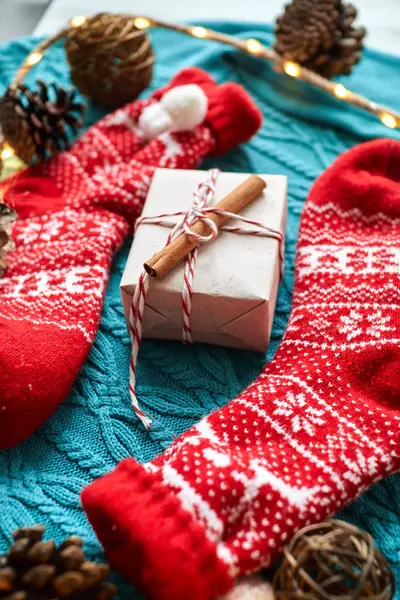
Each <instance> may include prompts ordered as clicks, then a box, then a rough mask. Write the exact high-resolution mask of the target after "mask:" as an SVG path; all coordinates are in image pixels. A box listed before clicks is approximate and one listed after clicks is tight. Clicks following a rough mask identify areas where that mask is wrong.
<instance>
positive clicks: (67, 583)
mask: <svg viewBox="0 0 400 600" xmlns="http://www.w3.org/2000/svg"><path fill="white" fill-rule="evenodd" d="M43 534H44V527H42V526H41V525H36V526H34V527H23V528H22V529H18V530H17V531H15V532H14V533H13V537H14V543H13V544H12V545H11V546H10V549H9V551H8V554H6V555H5V556H3V557H1V558H0V598H1V599H3V600H47V599H52V600H55V599H59V600H64V599H65V600H111V599H112V598H114V596H115V594H116V587H115V586H114V585H113V584H111V583H105V582H104V579H105V578H106V577H108V574H109V567H108V565H105V564H97V563H94V562H90V561H88V560H85V555H84V552H83V550H82V540H81V538H79V537H77V536H72V537H70V538H67V539H66V540H65V541H64V542H63V543H62V544H61V545H60V546H59V547H58V548H56V546H55V544H54V542H53V541H47V542H43V541H42V537H43Z"/></svg>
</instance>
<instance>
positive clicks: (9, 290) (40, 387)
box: [0, 68, 261, 448]
mask: <svg viewBox="0 0 400 600" xmlns="http://www.w3.org/2000/svg"><path fill="white" fill-rule="evenodd" d="M189 83H196V84H197V85H199V86H200V87H201V88H202V89H203V91H204V92H205V94H206V96H207V100H208V110H207V114H206V116H205V119H204V122H203V123H201V124H199V125H197V126H196V127H195V128H194V129H192V130H191V131H181V132H178V133H164V134H162V135H161V136H160V137H159V138H158V139H154V140H153V141H151V142H149V143H147V144H146V143H145V139H144V138H143V136H142V135H141V134H140V132H139V133H138V128H137V122H138V119H139V116H140V115H141V113H142V111H143V109H144V108H145V107H146V106H148V105H149V104H151V103H154V102H155V101H156V100H158V99H160V98H161V97H162V95H163V94H164V93H165V92H166V91H168V89H170V88H171V87H176V86H178V85H184V84H189ZM260 119H261V116H260V112H259V111H258V109H257V108H256V107H255V106H254V104H253V103H252V101H251V100H250V98H249V97H248V96H247V94H246V93H245V92H244V90H242V88H240V87H239V86H237V85H236V84H226V85H224V86H217V84H216V83H215V82H214V80H213V79H212V78H211V77H210V76H209V75H208V74H207V73H205V72H204V71H201V70H199V69H194V68H193V69H192V68H191V69H186V70H184V71H182V72H181V73H180V74H179V75H178V76H177V77H176V78H174V80H173V81H172V83H171V84H170V86H168V87H167V88H164V89H163V90H160V91H159V92H156V94H155V95H154V97H153V99H152V100H146V101H137V102H135V103H133V104H131V105H128V106H127V107H125V108H124V109H121V110H119V111H117V112H116V113H114V114H112V115H110V116H108V117H106V118H105V119H103V121H101V122H100V123H98V124H97V125H95V126H94V127H92V128H91V129H90V130H88V131H87V132H86V133H85V134H84V135H83V136H82V137H81V138H80V139H79V140H78V141H77V142H76V143H75V145H74V146H73V147H72V148H71V150H70V151H69V152H64V153H61V154H58V155H57V156H56V157H54V158H53V159H52V160H50V161H49V162H48V163H46V164H45V165H40V166H37V167H33V168H30V169H28V170H26V171H25V172H24V173H22V174H21V175H20V176H19V177H17V178H16V179H15V180H11V181H10V182H6V183H5V201H6V202H7V203H8V204H11V205H12V206H14V207H15V208H16V210H17V213H18V215H19V220H18V221H17V223H16V225H15V227H14V231H13V238H14V240H15V243H16V250H15V252H13V253H11V254H10V255H9V268H8V269H7V271H6V274H5V277H4V278H3V279H1V280H0V364H1V385H0V448H7V447H9V446H12V445H13V444H16V443H18V442H20V441H22V440H23V439H25V438H26V437H27V436H28V435H29V434H30V433H31V432H32V431H34V430H35V429H36V428H37V427H38V426H39V425H41V424H42V423H43V421H45V419H46V418H47V417H48V416H49V415H50V414H51V413H52V412H53V411H54V410H55V409H56V408H57V406H58V405H59V404H60V402H62V401H63V400H64V399H65V397H66V396H67V394H68V392H69V390H70V388H71V385H72V383H73V381H74V379H75V377H76V376H77V374H78V372H79V370H80V368H81V366H82V363H83V361H84V360H85V358H86V356H87V353H88V351H89V349H90V346H91V343H92V342H93V339H94V336H95V333H96V329H97V325H98V322H99V318H100V310H101V305H102V299H103V295H104V290H105V287H106V285H107V280H108V271H109V267H110V262H111V258H112V255H113V253H114V251H115V250H116V249H117V248H118V246H119V245H120V244H121V242H122V240H123V238H124V237H125V235H126V234H127V233H128V231H129V230H130V229H131V227H132V225H133V223H134V220H135V218H136V217H137V216H138V215H139V214H140V211H141V207H142V205H143V201H144V200H145V198H146V194H147V190H148V187H149V184H150V182H151V178H152V175H153V173H154V169H155V168H156V167H157V166H162V167H168V168H194V167H195V166H196V165H197V164H198V163H199V162H200V161H201V160H202V159H203V157H204V156H206V155H207V154H209V153H218V152H224V151H226V150H228V149H229V148H232V147H233V146H235V145H236V144H238V143H241V142H243V141H245V140H247V139H249V138H250V137H251V136H252V135H253V134H254V133H255V132H256V131H257V129H258V128H259V126H260ZM127 376H128V374H127ZM127 389H128V388H127ZM127 397H128V391H127Z"/></svg>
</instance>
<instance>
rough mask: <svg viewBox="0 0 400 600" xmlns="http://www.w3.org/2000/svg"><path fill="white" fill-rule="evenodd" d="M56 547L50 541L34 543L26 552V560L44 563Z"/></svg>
mask: <svg viewBox="0 0 400 600" xmlns="http://www.w3.org/2000/svg"><path fill="white" fill-rule="evenodd" d="M55 547H56V545H55V543H54V542H53V541H52V540H49V541H48V542H36V543H35V544H33V546H32V547H31V548H29V550H28V555H27V556H28V558H29V560H31V561H32V562H34V563H46V562H48V561H49V560H50V557H51V556H52V555H53V552H54V549H55Z"/></svg>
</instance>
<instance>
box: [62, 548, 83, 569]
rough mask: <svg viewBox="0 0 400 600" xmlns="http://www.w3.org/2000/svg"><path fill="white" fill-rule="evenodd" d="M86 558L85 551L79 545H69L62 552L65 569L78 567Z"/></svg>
mask: <svg viewBox="0 0 400 600" xmlns="http://www.w3.org/2000/svg"><path fill="white" fill-rule="evenodd" d="M84 560H85V553H84V552H83V550H82V548H80V547H79V546H67V548H65V549H64V550H62V552H60V561H61V562H62V565H63V568H64V569H68V570H71V569H77V568H78V567H79V565H81V564H82V563H83V561H84Z"/></svg>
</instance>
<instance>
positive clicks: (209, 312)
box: [121, 169, 287, 352]
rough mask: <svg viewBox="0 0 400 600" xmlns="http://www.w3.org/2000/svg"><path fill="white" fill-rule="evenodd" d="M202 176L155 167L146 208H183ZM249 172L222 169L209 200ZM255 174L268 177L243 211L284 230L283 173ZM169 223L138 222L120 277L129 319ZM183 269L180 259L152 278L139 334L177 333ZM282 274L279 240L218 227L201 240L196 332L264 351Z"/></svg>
mask: <svg viewBox="0 0 400 600" xmlns="http://www.w3.org/2000/svg"><path fill="white" fill-rule="evenodd" d="M206 177H207V173H206V172H204V171H186V170H172V169H157V171H156V173H155V175H154V178H153V181H152V184H151V187H150V190H149V194H148V197H147V200H146V203H145V205H144V209H143V215H144V216H156V215H159V214H161V213H173V212H177V211H187V210H188V209H189V208H190V206H191V205H192V203H193V192H194V191H195V190H196V189H197V186H198V184H199V183H200V182H202V181H205V179H206ZM247 177H248V174H246V173H220V175H219V176H218V179H217V183H216V188H215V199H214V202H213V204H217V202H219V201H220V200H221V199H222V198H223V197H224V196H226V194H228V193H229V192H231V191H232V190H233V189H234V188H235V187H237V186H238V185H239V184H240V183H242V182H243V181H245V180H246V179H247ZM260 177H262V178H263V179H265V181H266V182H267V187H266V188H265V190H264V192H263V193H262V194H261V196H259V198H257V199H256V200H255V201H254V202H252V203H251V204H250V205H249V206H248V207H247V208H246V209H245V210H244V211H243V212H242V213H241V214H242V215H243V216H244V217H246V218H248V219H252V220H254V221H258V222H260V223H262V224H263V225H265V226H267V227H271V228H273V229H276V230H279V231H281V232H282V233H283V234H284V233H285V223H286V204H287V199H286V198H287V180H286V177H283V176H280V175H260ZM172 222H176V219H175V221H174V220H173V219H172ZM227 225H235V226H236V225H240V226H242V227H243V228H245V229H250V228H252V229H254V226H250V225H247V224H246V223H240V221H234V220H230V221H229V222H228V223H227ZM170 231H171V230H170V229H168V228H166V227H162V226H160V225H153V224H151V225H150V224H142V225H140V226H139V228H138V229H137V232H136V235H135V239H134V242H133V244H132V248H131V251H130V253H129V258H128V262H127V264H126V268H125V271H124V274H123V277H122V281H121V294H122V301H123V305H124V310H125V316H126V320H127V323H129V311H130V305H131V301H132V296H133V294H134V291H135V287H136V284H137V281H138V279H139V276H140V273H141V272H142V270H143V263H144V262H146V261H147V260H148V259H149V258H151V257H152V256H153V254H155V253H156V252H158V251H159V250H161V249H162V248H163V247H164V245H165V243H166V240H167V237H168V234H169V233H170ZM183 271H184V261H182V262H181V263H180V264H179V265H178V266H177V267H176V268H175V269H173V270H172V271H171V272H170V273H168V275H166V276H165V277H163V278H161V279H152V280H151V283H150V288H149V291H148V293H147V298H146V306H145V310H144V324H143V337H146V338H159V339H168V340H179V339H181V338H182V284H183ZM279 279H280V257H279V242H278V241H277V240H275V239H272V238H268V237H264V236H257V235H251V234H246V235H243V234H237V233H232V232H227V231H226V232H225V231H221V232H220V233H219V235H218V237H217V238H216V239H215V240H214V241H212V242H209V243H206V244H201V246H200V250H199V253H198V259H197V266H196V272H195V276H194V285H193V287H194V294H193V299H192V312H191V329H192V336H193V340H194V341H197V342H204V343H209V344H219V345H221V346H230V347H234V348H245V349H247V350H257V351H261V352H265V350H266V349H267V348H268V343H269V339H270V335H271V328H272V321H273V317H274V311H275V304H276V297H277V292H278V286H279Z"/></svg>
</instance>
